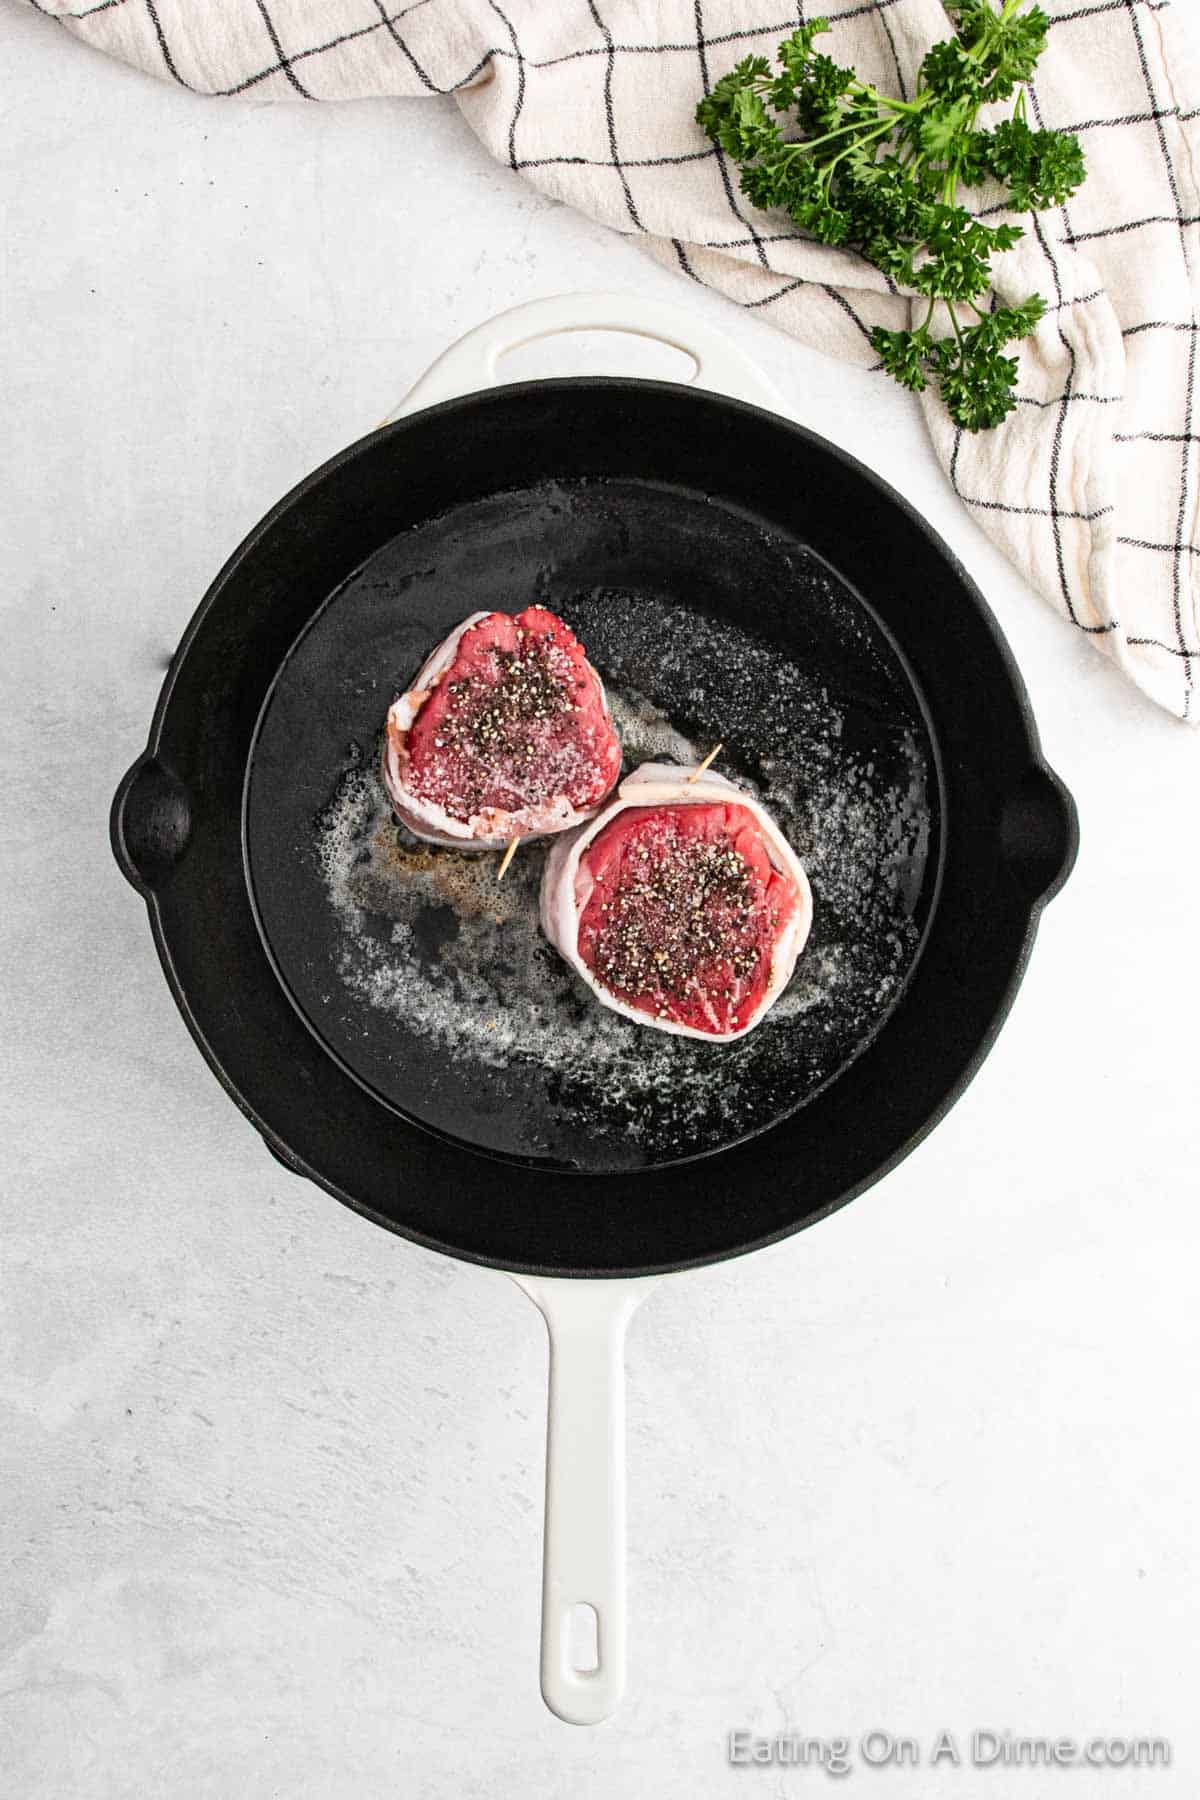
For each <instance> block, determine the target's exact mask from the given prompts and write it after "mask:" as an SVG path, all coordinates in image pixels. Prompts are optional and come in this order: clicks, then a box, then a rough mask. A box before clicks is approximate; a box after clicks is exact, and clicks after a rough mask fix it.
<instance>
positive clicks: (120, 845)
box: [109, 753, 192, 896]
mask: <svg viewBox="0 0 1200 1800" xmlns="http://www.w3.org/2000/svg"><path fill="white" fill-rule="evenodd" d="M109 825H110V831H111V835H112V847H113V855H114V856H115V857H116V859H117V863H118V865H119V867H120V870H121V873H122V874H123V875H124V876H125V879H126V880H127V881H129V882H130V883H132V885H133V886H134V887H135V888H136V889H137V891H138V893H139V894H142V895H143V896H145V895H147V894H149V893H152V892H153V890H154V889H155V888H156V887H157V886H158V884H159V883H160V882H161V881H162V880H163V878H164V876H166V875H168V874H169V873H170V871H171V870H172V869H173V868H174V867H175V864H176V863H177V862H178V861H179V859H180V857H181V856H182V855H183V853H184V851H185V850H186V849H187V846H188V839H189V838H190V837H191V834H192V809H191V802H190V799H189V797H188V792H187V789H186V788H185V787H184V785H183V783H182V782H181V781H180V780H179V777H178V776H177V775H174V774H172V772H171V771H170V769H167V768H164V766H163V764H162V763H160V762H159V761H158V759H157V757H154V756H151V755H150V754H149V753H147V754H146V755H145V756H140V757H139V758H138V760H137V762H135V763H134V765H133V767H132V768H131V769H130V770H128V772H127V773H126V775H125V776H124V778H123V779H122V781H121V785H120V786H119V787H118V789H117V792H116V795H115V797H114V799H113V804H112V814H111V818H110V821H109Z"/></svg>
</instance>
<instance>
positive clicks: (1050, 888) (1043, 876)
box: [1000, 762, 1079, 906]
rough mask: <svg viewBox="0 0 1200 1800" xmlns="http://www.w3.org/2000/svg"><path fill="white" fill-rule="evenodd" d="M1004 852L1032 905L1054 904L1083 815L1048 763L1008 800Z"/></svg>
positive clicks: (1036, 766)
mask: <svg viewBox="0 0 1200 1800" xmlns="http://www.w3.org/2000/svg"><path fill="white" fill-rule="evenodd" d="M1000 844H1001V853H1002V855H1003V857H1004V860H1005V862H1006V863H1007V864H1008V867H1009V868H1010V870H1011V871H1012V873H1013V875H1014V876H1015V878H1016V879H1017V881H1019V882H1020V884H1021V886H1022V888H1023V889H1024V890H1025V894H1026V896H1027V898H1028V900H1029V902H1030V904H1031V905H1033V906H1044V905H1045V904H1046V902H1047V901H1048V900H1053V898H1054V896H1055V894H1057V893H1058V890H1059V889H1060V888H1061V887H1062V885H1063V882H1064V881H1065V880H1066V879H1067V876H1068V875H1069V874H1070V873H1071V870H1072V869H1073V868H1074V866H1075V858H1076V855H1077V854H1078V851H1079V814H1078V812H1077V811H1076V807H1075V802H1074V800H1073V799H1072V797H1071V794H1070V791H1069V790H1068V788H1067V786H1066V784H1065V783H1064V782H1063V781H1062V779H1061V778H1060V777H1059V776H1058V775H1056V774H1055V773H1054V770H1053V769H1052V768H1051V767H1050V765H1049V764H1048V763H1044V762H1038V763H1035V764H1034V766H1033V767H1032V768H1031V769H1030V770H1028V772H1027V773H1026V775H1025V777H1024V779H1023V780H1022V781H1021V782H1020V783H1018V785H1017V787H1016V789H1015V790H1014V792H1013V793H1011V794H1010V795H1009V797H1008V799H1007V801H1006V802H1005V805H1004V808H1003V811H1002V813H1001V817H1000Z"/></svg>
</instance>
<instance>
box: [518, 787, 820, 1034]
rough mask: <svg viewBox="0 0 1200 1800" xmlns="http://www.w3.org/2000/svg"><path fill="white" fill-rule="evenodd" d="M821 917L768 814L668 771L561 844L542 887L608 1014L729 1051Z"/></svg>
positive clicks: (560, 937)
mask: <svg viewBox="0 0 1200 1800" xmlns="http://www.w3.org/2000/svg"><path fill="white" fill-rule="evenodd" d="M689 776H693V777H694V779H691V780H689ZM812 910H813V909H812V892H811V889H810V887H809V884H808V877H807V876H806V875H805V872H804V869H803V867H802V865H801V863H800V861H799V858H798V857H797V856H796V853H795V851H794V850H793V849H792V847H791V845H790V844H789V843H788V842H787V839H786V838H785V837H784V836H783V834H782V832H781V831H780V830H779V827H778V826H777V825H776V824H775V822H774V820H773V819H772V818H771V816H770V814H769V813H768V812H767V811H766V809H765V807H763V806H761V805H760V804H759V803H758V801H756V800H753V799H752V798H751V797H750V796H749V795H748V794H746V793H744V792H743V791H742V790H741V789H740V788H738V787H735V786H734V784H733V783H732V782H731V781H727V780H726V779H725V778H724V776H721V775H717V774H714V773H713V772H712V771H711V770H705V771H704V772H702V773H700V774H697V773H696V770H695V769H687V768H677V767H675V766H674V765H670V764H661V763H645V764H643V766H642V767H641V768H640V769H638V770H636V771H635V773H634V774H632V775H630V776H627V777H626V779H625V780H624V781H622V783H621V785H620V787H619V788H618V789H617V792H616V794H615V795H614V797H613V799H612V800H611V801H610V802H609V804H608V805H607V806H606V807H605V808H604V810H603V811H602V812H600V813H599V814H598V815H597V816H596V817H595V818H594V819H592V820H591V821H590V822H589V823H588V824H586V825H584V826H582V827H581V828H580V829H579V830H577V831H575V832H573V833H572V834H571V835H570V836H568V837H562V838H560V839H559V840H558V842H557V843H556V844H554V846H553V847H552V849H551V851H550V855H549V856H548V858H547V860H546V870H545V874H544V876H543V879H542V892H541V917H542V929H543V931H544V932H545V934H546V936H547V937H548V938H549V940H550V942H551V943H552V944H553V945H554V947H555V949H556V950H558V951H559V953H560V955H562V956H563V957H565V959H566V961H567V962H568V963H570V965H571V967H572V968H573V969H574V970H575V972H576V974H577V975H579V976H580V977H581V979H582V980H583V981H585V982H586V983H587V985H588V987H589V988H591V990H592V992H593V994H595V996H596V998H597V999H598V1000H599V1001H600V1002H601V1003H602V1004H603V1005H604V1006H609V1007H611V1008H612V1009H613V1011H614V1012H619V1013H621V1014H622V1016H623V1017H625V1018H627V1019H632V1020H634V1021H636V1023H637V1024H639V1025H652V1026H654V1027H655V1028H656V1029H657V1030H659V1031H669V1032H674V1033H676V1034H678V1035H680V1036H682V1037H694V1038H707V1039H709V1040H719V1041H720V1042H722V1043H730V1042H732V1041H733V1040H734V1039H736V1038H741V1037H745V1035H746V1033H747V1032H749V1031H753V1030H754V1027H755V1026H756V1025H758V1024H761V1022H762V1020H763V1019H764V1018H765V1017H766V1014H767V1012H768V1011H769V1009H770V1008H771V1006H772V1005H773V1004H774V1003H775V1001H776V1000H778V998H779V996H780V994H781V993H782V992H783V990H784V988H785V987H786V986H787V984H788V982H789V980H790V979H791V976H792V971H793V969H794V968H795V966H796V959H797V957H798V956H799V955H800V952H801V950H803V948H804V945H805V942H806V940H807V938H808V933H809V929H810V927H811V925H812Z"/></svg>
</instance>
